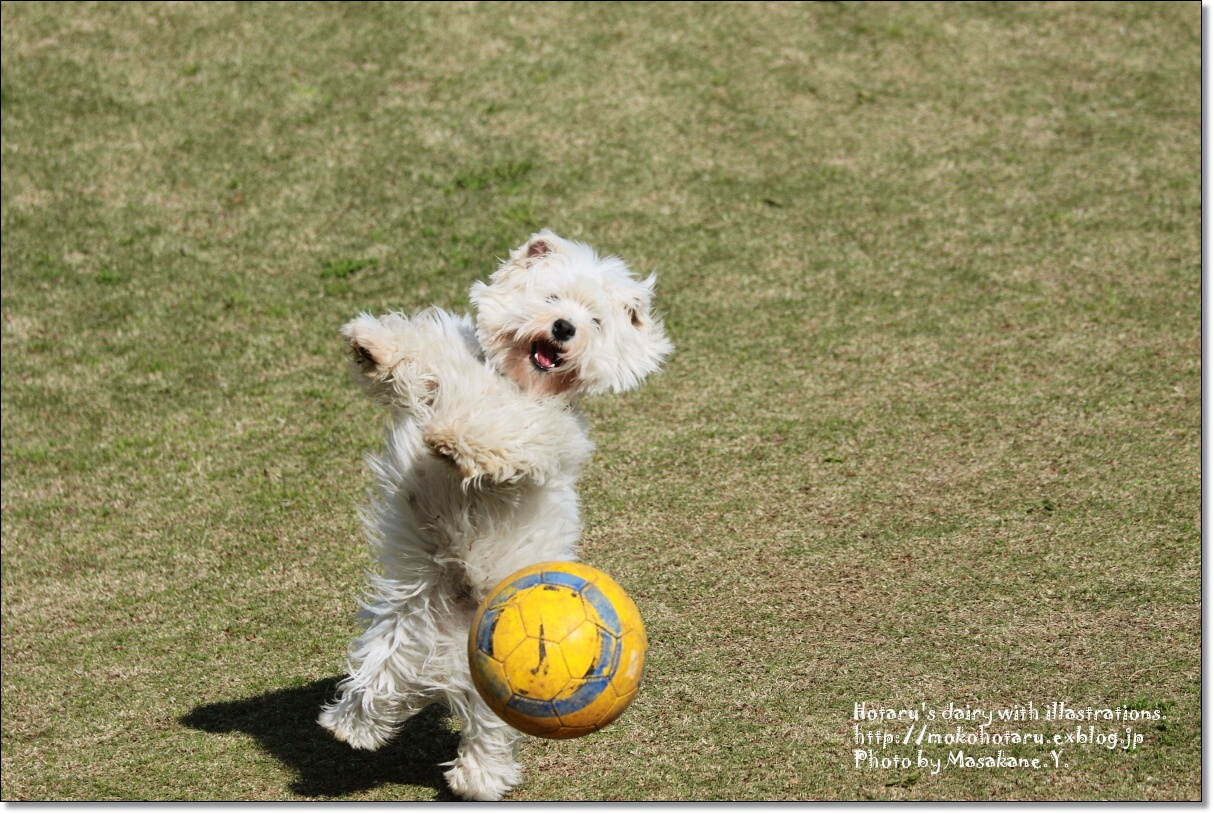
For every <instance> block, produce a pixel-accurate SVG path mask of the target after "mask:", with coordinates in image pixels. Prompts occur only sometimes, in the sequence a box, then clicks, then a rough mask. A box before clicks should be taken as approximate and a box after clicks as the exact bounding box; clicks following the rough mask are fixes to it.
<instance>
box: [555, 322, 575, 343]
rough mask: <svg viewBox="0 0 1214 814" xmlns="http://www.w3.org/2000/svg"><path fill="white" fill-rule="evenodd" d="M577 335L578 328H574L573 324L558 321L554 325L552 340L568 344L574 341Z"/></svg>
mask: <svg viewBox="0 0 1214 814" xmlns="http://www.w3.org/2000/svg"><path fill="white" fill-rule="evenodd" d="M575 333H577V328H575V327H573V323H572V322H568V321H566V320H563V319H558V320H557V321H556V322H554V323H552V338H553V339H555V340H556V341H557V342H568V341H569V340H570V339H573V335H574V334H575Z"/></svg>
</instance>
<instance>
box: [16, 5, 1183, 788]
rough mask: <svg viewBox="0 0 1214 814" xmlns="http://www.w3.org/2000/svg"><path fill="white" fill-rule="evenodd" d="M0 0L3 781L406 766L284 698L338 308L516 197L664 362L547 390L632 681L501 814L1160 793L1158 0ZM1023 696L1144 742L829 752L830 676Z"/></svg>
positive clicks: (331, 533) (306, 564)
mask: <svg viewBox="0 0 1214 814" xmlns="http://www.w3.org/2000/svg"><path fill="white" fill-rule="evenodd" d="M0 13H2V23H3V43H2V45H3V47H2V56H0V59H2V67H3V74H2V93H0V109H2V113H3V119H2V135H3V139H2V150H3V191H2V203H3V208H2V227H3V228H2V249H3V275H2V293H3V301H2V309H0V310H2V317H3V343H2V346H0V347H2V358H3V404H2V407H3V409H2V421H3V500H2V502H3V514H2V523H3V600H2V602H3V662H2V669H3V699H2V704H0V715H2V719H3V725H2V727H0V730H2V745H3V750H2V760H3V766H2V769H3V771H2V773H0V774H2V784H3V787H2V794H3V798H4V799H6V800H23V799H47V800H94V799H113V800H138V799H153V800H198V799H209V800H232V799H250V800H300V799H343V800H344V799H375V800H410V799H433V798H435V797H440V798H441V797H445V796H446V795H447V792H446V790H445V788H444V786H443V784H442V781H441V775H440V774H439V771H438V769H437V768H436V767H435V764H437V763H439V762H441V761H443V760H448V759H450V758H451V757H452V756H453V754H454V751H453V750H454V744H455V738H456V735H455V733H454V732H453V724H452V723H451V722H450V721H449V720H448V719H446V718H445V717H443V716H442V715H441V714H438V713H437V712H432V713H427V714H426V715H425V716H422V717H421V718H419V719H416V720H415V721H414V722H413V723H412V724H411V725H410V727H409V729H408V730H407V732H406V733H405V736H404V737H402V738H401V739H400V740H399V741H398V742H396V743H394V744H393V745H392V746H390V747H388V748H387V749H386V750H384V751H383V752H381V753H376V754H361V753H355V752H353V751H352V750H349V749H347V748H346V747H344V746H343V745H341V744H338V743H335V742H333V741H332V740H331V739H330V738H328V736H327V735H326V734H325V733H324V732H323V731H321V730H320V729H319V727H318V726H316V725H315V723H314V721H315V717H316V714H317V712H318V709H319V706H320V704H321V703H322V702H323V701H324V699H325V698H326V696H328V695H330V694H331V693H332V691H333V683H334V681H335V680H336V679H337V678H338V677H339V676H340V675H341V673H342V669H343V665H344V648H345V645H346V643H347V641H348V639H349V637H350V636H351V634H352V632H353V631H354V629H355V628H354V622H353V614H354V611H355V598H356V596H357V594H358V592H359V591H360V590H361V588H362V581H363V580H362V575H363V572H364V570H365V569H366V568H367V566H368V564H369V561H368V558H367V555H366V553H365V552H364V549H363V545H362V542H361V540H360V537H359V530H358V526H357V519H356V515H355V507H356V505H357V504H358V503H359V501H360V500H362V499H363V496H364V494H365V490H366V488H367V486H368V485H369V477H368V474H367V472H366V470H365V469H364V466H363V463H362V456H363V455H364V453H366V452H367V451H369V450H371V449H372V448H373V447H374V446H375V445H376V444H377V443H378V440H379V435H380V431H381V429H380V427H381V416H380V415H379V414H378V413H377V412H376V411H375V409H374V408H373V407H372V406H371V405H369V404H367V403H365V401H364V399H363V398H361V397H360V395H359V394H358V393H357V392H355V389H354V388H353V387H352V386H351V385H350V384H349V382H348V380H347V378H346V375H345V372H344V370H343V357H342V352H341V343H340V341H339V339H338V338H337V334H336V331H337V329H338V327H339V326H340V325H341V324H342V323H343V322H344V321H345V320H347V319H349V318H350V317H352V316H353V315H355V314H357V313H358V312H360V311H363V310H367V311H374V312H382V311H386V310H390V309H403V310H412V309H416V308H421V307H424V306H427V305H430V304H438V305H441V306H444V307H449V308H453V309H463V308H466V307H467V299H466V292H467V289H468V287H469V285H470V284H471V283H472V282H473V281H474V280H476V279H484V277H485V276H486V275H487V274H488V273H489V272H490V271H492V270H493V269H494V268H495V267H496V263H497V258H500V257H504V256H505V254H506V253H507V252H508V251H509V250H510V249H511V248H513V247H515V246H517V245H519V244H520V243H521V242H522V241H523V240H524V239H525V238H526V237H527V236H528V235H529V234H530V233H531V232H533V231H535V230H537V229H539V228H541V227H544V226H550V227H551V228H553V229H554V230H555V231H557V232H558V233H559V234H562V235H565V236H568V237H572V238H578V239H584V240H587V241H589V242H591V243H592V244H594V245H595V246H597V247H598V248H600V249H602V250H604V251H609V252H612V253H616V254H619V255H621V256H622V257H624V258H625V259H627V260H628V261H629V262H630V264H631V265H632V266H633V267H634V268H635V269H637V270H639V271H643V272H648V271H650V270H656V271H657V272H658V275H659V285H658V299H659V303H660V306H661V308H662V310H663V311H664V313H665V315H666V321H667V326H668V328H669V331H670V333H671V335H672V338H673V339H674V341H675V343H676V345H677V347H678V350H677V352H676V354H675V356H674V357H673V358H672V359H671V361H670V363H669V364H668V366H667V369H666V370H665V371H664V372H663V373H662V374H660V375H658V376H656V377H655V378H654V379H652V380H651V381H650V382H649V383H648V384H647V385H646V386H645V388H644V389H643V390H641V391H640V392H638V393H635V394H630V395H628V396H624V397H619V398H604V399H602V400H599V401H593V402H590V403H589V404H588V405H587V411H588V415H589V419H590V423H591V427H592V433H593V437H594V439H595V441H596V444H597V452H596V455H595V458H594V460H593V462H592V464H591V465H590V467H589V469H588V471H587V472H586V474H585V477H584V481H583V484H582V493H583V501H584V514H585V521H586V523H585V525H586V528H585V539H584V556H585V558H586V559H587V560H588V561H590V562H592V563H593V564H596V565H598V566H600V567H602V568H604V569H605V570H607V571H608V572H609V573H611V574H612V575H613V576H614V577H615V578H616V579H617V580H618V581H619V582H620V583H621V584H623V585H624V586H625V587H626V588H627V589H628V590H629V591H630V592H631V593H632V594H633V596H634V597H635V598H636V599H637V602H638V604H639V606H640V608H641V611H642V613H643V614H644V616H645V618H646V620H647V624H648V627H649V635H650V640H651V651H650V662H649V670H648V673H647V677H646V684H645V687H644V690H643V692H642V694H641V696H640V697H639V698H638V700H637V701H636V703H635V704H634V706H633V708H632V709H631V710H629V712H628V713H627V714H626V715H625V716H624V717H623V718H621V719H620V720H619V721H618V722H617V723H616V724H613V725H612V726H611V727H609V728H608V729H606V730H604V731H602V732H601V733H597V734H595V735H593V736H590V737H586V738H582V739H578V740H574V741H569V742H560V743H553V742H546V741H541V740H536V739H529V740H527V741H526V742H525V743H524V745H523V747H522V753H521V757H522V760H523V763H524V765H525V776H526V780H525V783H524V785H522V786H521V787H520V788H519V789H518V790H517V791H516V792H515V793H514V794H513V798H514V799H520V800H536V799H636V800H714V799H736V800H786V799H831V800H842V799H876V800H902V799H987V798H994V799H1008V800H1023V799H1030V800H1031V799H1075V800H1095V799H1148V800H1155V799H1199V798H1200V796H1201V788H1202V787H1201V743H1200V738H1201V728H1202V718H1201V705H1200V701H1201V683H1200V664H1201V651H1200V640H1201V605H1200V562H1201V558H1200V539H1201V534H1200V509H1201V504H1200V463H1201V457H1200V438H1201V409H1200V408H1201V395H1200V383H1201V307H1200V296H1199V295H1200V290H1201V273H1200V262H1201V238H1200V218H1201V194H1200V184H1199V179H1200V125H1201V104H1200V93H1199V81H1200V78H1199V71H1200V34H1201V29H1200V12H1199V7H1198V5H1197V4H1111V5H1110V4H1098V5H1086V4H1070V3H1050V4H1020V3H999V4H968V3H967V4H955V3H950V4H943V5H922V4H915V5H901V4H893V5H868V4H855V5H853V4H849V3H820V4H806V5H802V4H783V3H776V4H756V3H751V4H687V5H684V4H644V5H632V4H627V5H620V4H614V3H593V4H584V5H571V4H557V5H550V4H546V5H544V6H542V7H541V6H533V5H526V4H485V5H471V4H441V5H425V4H423V5H412V4H409V5H373V4H335V5H311V4H309V5H292V6H280V5H270V4H235V5H232V4H222V5H221V4H191V3H185V4H172V5H159V4H157V5H151V4H146V5H145V4H117V5H114V4H70V5H65V4H38V3H11V4H10V3H5V4H3V7H2V12H0ZM1055 700H1060V701H1065V702H1067V703H1068V704H1071V705H1073V706H1079V707H1083V706H1116V705H1120V704H1127V705H1129V706H1131V707H1132V708H1135V709H1138V708H1162V709H1166V714H1167V718H1166V720H1164V721H1161V722H1160V723H1159V724H1157V725H1151V726H1145V727H1143V729H1142V731H1143V733H1144V736H1145V742H1144V744H1143V745H1142V746H1141V747H1140V748H1139V749H1138V750H1136V751H1134V752H1110V751H1108V750H1104V749H1100V748H1094V749H1076V748H1073V747H1072V748H1070V749H1068V751H1067V755H1066V758H1065V762H1066V765H1065V766H1064V767H1061V768H1059V769H1058V770H1050V771H1042V772H1037V773H1029V772H1025V771H994V770H985V771H984V770H969V771H964V770H952V771H944V772H941V773H940V774H938V775H931V774H930V773H928V772H922V771H918V770H915V769H911V770H871V771H869V770H857V769H855V768H853V765H852V761H851V748H852V743H851V736H852V726H853V723H854V722H853V721H852V720H851V715H852V710H853V704H854V703H856V702H861V701H865V702H868V703H870V704H879V705H882V706H891V707H901V706H916V707H917V706H918V705H919V704H920V703H924V704H926V705H927V706H928V707H942V706H945V705H947V704H948V703H949V702H954V703H958V704H965V703H969V704H971V705H974V706H985V707H994V706H1011V705H1014V704H1017V703H1027V702H1028V701H1033V702H1035V703H1036V704H1038V705H1041V704H1045V703H1048V702H1050V701H1055ZM1051 731H1053V729H1051ZM933 749H936V750H937V751H935V752H933V753H932V754H933V755H935V756H937V757H940V756H944V755H945V754H946V750H942V749H940V748H939V747H933ZM1041 755H1042V752H1041V750H1036V748H1035V747H1034V749H1033V750H1031V755H1030V756H1041Z"/></svg>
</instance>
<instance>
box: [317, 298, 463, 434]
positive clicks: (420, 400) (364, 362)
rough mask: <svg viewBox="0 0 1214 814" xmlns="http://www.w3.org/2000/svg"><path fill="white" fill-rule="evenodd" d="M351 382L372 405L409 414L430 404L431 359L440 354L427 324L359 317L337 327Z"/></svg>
mask: <svg viewBox="0 0 1214 814" xmlns="http://www.w3.org/2000/svg"><path fill="white" fill-rule="evenodd" d="M341 333H342V336H343V337H345V339H346V342H347V343H349V345H350V368H351V373H352V374H353V375H354V378H355V379H356V380H357V381H358V382H359V384H361V385H362V386H363V389H364V390H366V392H367V394H368V395H370V396H371V398H372V399H374V400H375V401H377V402H380V403H381V404H386V405H388V406H390V407H393V408H395V409H398V410H404V411H405V412H408V413H416V412H417V411H418V409H419V408H420V407H423V406H427V405H429V404H430V403H431V402H432V401H433V397H434V391H435V388H436V387H437V377H436V375H435V373H434V371H433V369H432V364H431V360H432V359H433V358H434V357H435V356H436V355H438V354H440V353H441V352H442V343H441V341H439V340H438V339H436V337H435V335H434V334H435V330H434V327H433V324H432V323H427V322H426V321H424V320H422V319H420V318H418V319H413V320H410V319H407V318H405V317H404V316H401V315H400V314H387V315H385V316H383V317H380V318H378V319H377V318H375V317H373V316H371V315H369V314H362V315H361V316H359V317H358V318H357V319H353V320H351V321H350V322H348V323H346V324H345V325H344V326H342V329H341Z"/></svg>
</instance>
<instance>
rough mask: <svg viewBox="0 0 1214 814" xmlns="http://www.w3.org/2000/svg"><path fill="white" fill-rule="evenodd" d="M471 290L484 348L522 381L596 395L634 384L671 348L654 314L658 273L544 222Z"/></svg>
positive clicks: (546, 389) (540, 390) (546, 391)
mask: <svg viewBox="0 0 1214 814" xmlns="http://www.w3.org/2000/svg"><path fill="white" fill-rule="evenodd" d="M489 280H490V281H489V283H488V284H485V283H481V282H477V283H475V284H474V285H473V286H472V291H471V293H470V298H471V300H472V304H473V306H474V307H475V308H476V332H477V339H478V340H479V341H480V343H481V347H482V348H484V350H485V354H486V356H487V357H488V358H489V359H490V361H491V362H492V363H493V364H494V365H496V366H497V368H498V369H499V370H500V371H502V373H504V374H505V375H506V376H508V377H510V378H511V379H512V380H513V381H514V382H515V383H517V384H518V385H519V387H521V388H523V389H524V390H526V391H528V392H532V393H536V394H541V395H558V394H559V395H568V396H577V395H595V394H598V393H605V392H608V391H612V392H616V393H619V392H623V391H625V390H631V389H632V388H634V387H636V386H638V385H639V384H640V383H641V381H642V380H643V379H644V378H645V377H646V376H648V375H649V374H650V373H652V372H654V371H655V370H657V369H658V368H659V367H660V366H661V363H662V360H663V359H664V358H665V357H666V356H668V355H669V354H670V352H671V351H672V350H674V346H673V345H672V344H671V343H670V340H669V339H667V338H666V334H665V332H664V331H663V329H662V323H661V320H660V319H658V317H657V316H656V315H655V314H654V313H653V310H652V300H653V286H654V282H655V281H656V276H655V275H650V276H649V277H648V278H646V279H644V280H638V279H637V278H636V277H635V276H633V274H632V272H631V271H629V270H628V267H627V266H626V265H624V262H623V261H622V260H620V259H619V258H616V257H599V256H598V255H597V254H596V253H595V251H594V250H593V249H591V248H590V247H589V246H587V245H585V244H583V243H576V242H574V241H570V240H565V239H563V238H560V237H557V236H556V235H554V234H553V233H552V232H550V231H548V230H547V229H545V230H543V231H541V232H538V233H536V234H535V235H532V237H531V239H530V240H528V241H527V242H526V243H524V244H523V245H522V246H520V247H519V248H517V249H515V250H514V251H512V252H510V258H509V259H508V260H506V261H505V262H504V263H502V265H501V267H500V268H499V269H498V270H497V271H496V272H494V274H493V275H492V276H491V277H490V278H489Z"/></svg>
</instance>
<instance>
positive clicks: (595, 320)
mask: <svg viewBox="0 0 1214 814" xmlns="http://www.w3.org/2000/svg"><path fill="white" fill-rule="evenodd" d="M590 321H591V322H593V323H594V324H595V325H596V326H597V327H599V328H601V327H603V320H601V319H599V318H598V317H595V318H594V319H592V320H590Z"/></svg>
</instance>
